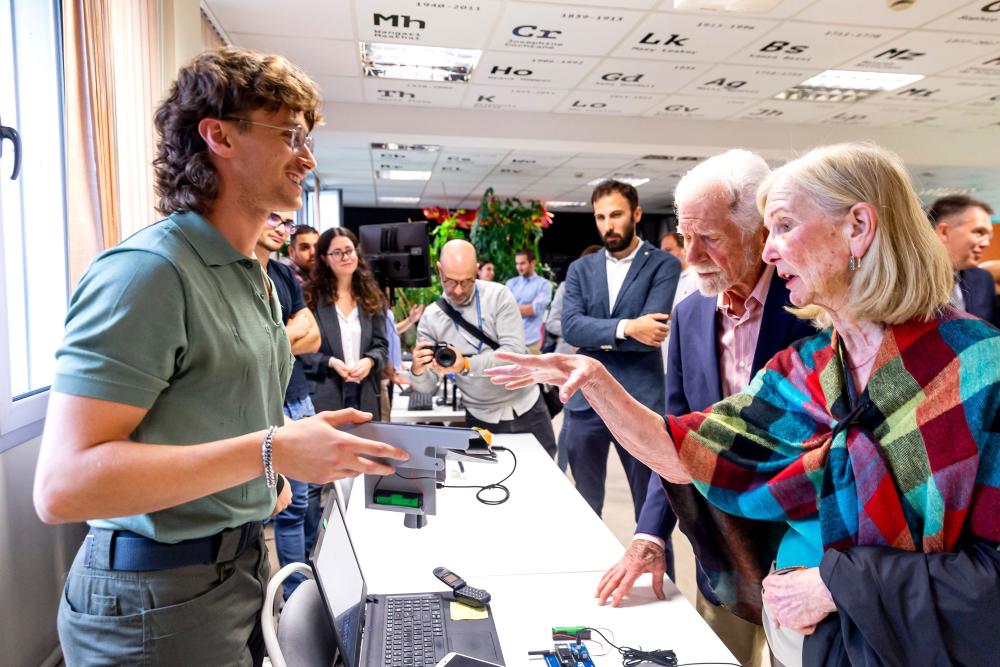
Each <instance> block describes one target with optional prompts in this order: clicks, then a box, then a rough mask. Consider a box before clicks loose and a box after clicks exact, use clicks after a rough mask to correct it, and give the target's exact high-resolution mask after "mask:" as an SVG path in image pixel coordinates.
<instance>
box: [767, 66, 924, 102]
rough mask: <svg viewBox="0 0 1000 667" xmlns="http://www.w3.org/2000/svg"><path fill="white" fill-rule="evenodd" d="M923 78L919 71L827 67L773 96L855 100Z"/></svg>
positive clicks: (824, 100)
mask: <svg viewBox="0 0 1000 667" xmlns="http://www.w3.org/2000/svg"><path fill="white" fill-rule="evenodd" d="M922 78H924V75H923V74H895V73H891V72H858V71H852V70H837V69H830V70H827V71H825V72H823V73H822V74H817V75H816V76H814V77H812V78H811V79H807V80H806V81H803V82H802V83H800V84H798V85H797V86H792V87H791V88H788V89H787V90H783V91H781V92H780V93H778V94H777V95H775V96H774V99H777V100H797V101H804V102H858V101H861V100H863V99H865V98H866V97H869V96H871V95H872V94H874V93H877V92H879V91H889V90H896V89H897V88H901V87H902V86H906V85H909V84H911V83H915V82H917V81H919V80H920V79H922Z"/></svg>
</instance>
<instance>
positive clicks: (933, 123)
mask: <svg viewBox="0 0 1000 667" xmlns="http://www.w3.org/2000/svg"><path fill="white" fill-rule="evenodd" d="M998 121H1000V118H997V117H996V115H993V114H972V113H969V112H968V111H966V110H964V109H925V110H923V113H921V114H919V115H916V116H913V117H912V118H907V119H906V120H904V121H902V122H901V123H900V126H901V127H926V128H937V129H943V130H967V131H977V130H981V129H984V128H986V127H989V126H990V125H991V124H995V123H997V122H998Z"/></svg>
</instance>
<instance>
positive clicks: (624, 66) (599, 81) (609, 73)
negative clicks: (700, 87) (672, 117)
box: [580, 58, 710, 94]
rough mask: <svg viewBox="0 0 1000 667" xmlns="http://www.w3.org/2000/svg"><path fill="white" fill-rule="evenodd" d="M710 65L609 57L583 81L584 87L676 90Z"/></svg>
mask: <svg viewBox="0 0 1000 667" xmlns="http://www.w3.org/2000/svg"><path fill="white" fill-rule="evenodd" d="M709 67H710V65H703V64H698V63H666V62H650V61H648V60H624V59H616V58H608V59H606V60H605V61H604V62H602V63H601V64H600V66H599V67H598V68H597V69H595V70H594V71H593V73H591V75H590V76H588V77H587V79H586V80H585V81H583V82H582V83H581V84H580V88H582V89H584V90H613V91H616V92H626V91H628V92H636V93H658V94H664V93H672V92H674V91H675V90H677V89H678V88H680V87H681V86H683V85H684V84H686V83H687V82H689V81H691V79H693V78H694V77H696V76H698V75H699V74H703V73H704V72H705V71H707V70H708V68H709Z"/></svg>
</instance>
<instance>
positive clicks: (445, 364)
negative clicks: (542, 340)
mask: <svg viewBox="0 0 1000 667" xmlns="http://www.w3.org/2000/svg"><path fill="white" fill-rule="evenodd" d="M431 349H432V350H434V361H435V363H437V365H438V366H440V367H441V368H451V367H452V366H454V365H455V361H456V360H457V359H458V355H456V354H455V350H453V349H451V347H450V346H449V345H448V343H434V345H432V346H431Z"/></svg>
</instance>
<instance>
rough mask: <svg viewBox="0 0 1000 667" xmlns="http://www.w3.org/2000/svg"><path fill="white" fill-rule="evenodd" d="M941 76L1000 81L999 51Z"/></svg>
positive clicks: (947, 71)
mask: <svg viewBox="0 0 1000 667" xmlns="http://www.w3.org/2000/svg"><path fill="white" fill-rule="evenodd" d="M998 6H1000V5H998ZM941 74H942V76H961V77H966V78H970V79H972V78H974V79H981V80H984V81H994V82H996V81H1000V51H996V52H993V53H990V54H989V55H986V56H980V57H979V58H976V59H974V60H971V61H969V62H967V63H964V64H962V65H959V66H958V67H955V68H953V69H950V70H946V71H944V72H941Z"/></svg>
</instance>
